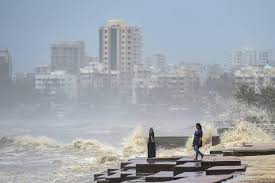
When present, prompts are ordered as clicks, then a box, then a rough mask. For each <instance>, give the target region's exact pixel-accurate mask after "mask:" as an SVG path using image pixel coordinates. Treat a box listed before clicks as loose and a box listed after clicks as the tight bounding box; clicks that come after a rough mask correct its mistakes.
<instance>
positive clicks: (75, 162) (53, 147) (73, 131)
mask: <svg viewBox="0 0 275 183" xmlns="http://www.w3.org/2000/svg"><path fill="white" fill-rule="evenodd" d="M257 114H258V113H257ZM242 115H243V114H242ZM245 115H246V114H245ZM194 124H195V121H192V120H173V121H167V120H148V121H147V120H136V121H133V120H125V121H123V120H87V119H85V120H73V119H64V118H61V119H55V120H53V119H51V120H2V121H0V183H2V182H3V183H15V182H16V183H17V182H18V183H29V182H35V183H46V182H50V183H61V182H62V183H63V182H82V183H83V182H88V181H91V180H93V173H95V172H100V171H103V170H105V169H106V168H108V167H114V166H117V165H119V163H120V162H122V161H125V160H127V159H129V158H131V157H136V156H146V137H147V135H148V134H147V133H148V129H149V128H150V127H154V131H155V135H156V136H160V135H189V136H192V134H193V131H194ZM202 125H203V130H204V136H203V142H204V144H203V148H202V151H203V152H205V153H207V152H209V151H210V149H211V148H212V147H211V143H210V139H211V137H212V135H213V134H215V126H214V124H212V123H211V122H208V123H206V122H203V123H202ZM265 126H266V125H265ZM221 138H222V141H221V144H220V145H218V146H216V147H214V148H215V149H217V148H230V147H236V146H241V145H243V144H244V143H252V142H273V138H272V134H271V133H269V132H267V131H266V130H265V129H264V128H261V127H259V125H256V124H252V123H249V122H247V121H246V120H244V119H243V118H235V119H234V123H233V128H232V129H231V130H230V131H228V132H226V133H224V134H223V136H222V137H221ZM191 144H192V139H190V140H189V141H188V142H187V144H186V147H182V148H177V149H158V151H157V156H159V157H164V156H171V155H192V154H193V151H192V145H191ZM247 161H250V162H253V160H251V159H247ZM256 166H257V165H254V167H256ZM251 177H253V176H251Z"/></svg>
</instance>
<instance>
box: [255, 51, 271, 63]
mask: <svg viewBox="0 0 275 183" xmlns="http://www.w3.org/2000/svg"><path fill="white" fill-rule="evenodd" d="M258 62H259V64H260V65H266V64H270V65H273V64H274V63H272V62H273V60H272V50H271V49H268V50H262V51H259V58H258Z"/></svg>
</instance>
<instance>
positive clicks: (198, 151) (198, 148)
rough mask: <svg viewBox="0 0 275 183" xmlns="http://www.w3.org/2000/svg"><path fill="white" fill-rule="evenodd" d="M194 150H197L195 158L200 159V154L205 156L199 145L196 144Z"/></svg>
mask: <svg viewBox="0 0 275 183" xmlns="http://www.w3.org/2000/svg"><path fill="white" fill-rule="evenodd" d="M194 151H195V152H196V157H195V159H198V155H199V154H200V155H201V156H203V154H202V153H201V152H200V147H199V146H198V145H195V146H194Z"/></svg>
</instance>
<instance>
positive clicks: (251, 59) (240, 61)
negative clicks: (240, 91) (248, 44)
mask: <svg viewBox="0 0 275 183" xmlns="http://www.w3.org/2000/svg"><path fill="white" fill-rule="evenodd" d="M231 64H232V66H233V67H244V66H248V65H257V52H256V50H254V49H250V48H244V49H239V50H235V51H233V53H232V55H231Z"/></svg>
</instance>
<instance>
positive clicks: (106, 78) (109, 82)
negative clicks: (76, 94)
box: [79, 62, 119, 90]
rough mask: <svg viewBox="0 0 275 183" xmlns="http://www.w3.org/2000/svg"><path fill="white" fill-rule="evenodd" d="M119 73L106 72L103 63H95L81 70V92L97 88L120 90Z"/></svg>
mask: <svg viewBox="0 0 275 183" xmlns="http://www.w3.org/2000/svg"><path fill="white" fill-rule="evenodd" d="M118 80H119V72H118V71H106V70H104V65H103V64H102V63H98V62H93V63H90V65H89V66H86V67H84V68H81V69H80V76H79V86H80V89H81V90H86V89H96V88H105V89H110V88H118V87H119V82H118Z"/></svg>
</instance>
